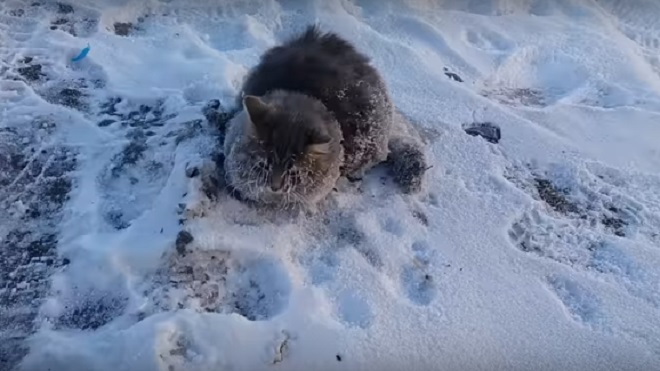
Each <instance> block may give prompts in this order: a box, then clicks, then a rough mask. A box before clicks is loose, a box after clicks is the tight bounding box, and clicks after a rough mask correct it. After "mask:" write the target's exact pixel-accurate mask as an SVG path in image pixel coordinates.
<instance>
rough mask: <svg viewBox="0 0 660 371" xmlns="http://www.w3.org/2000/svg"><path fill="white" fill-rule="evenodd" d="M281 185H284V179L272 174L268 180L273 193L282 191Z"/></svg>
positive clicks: (280, 175)
mask: <svg viewBox="0 0 660 371" xmlns="http://www.w3.org/2000/svg"><path fill="white" fill-rule="evenodd" d="M282 185H284V177H283V176H282V174H279V173H277V172H274V173H273V176H272V177H271V179H270V189H271V190H272V191H273V192H277V191H279V190H280V189H282Z"/></svg>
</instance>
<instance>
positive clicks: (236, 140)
mask: <svg viewBox="0 0 660 371" xmlns="http://www.w3.org/2000/svg"><path fill="white" fill-rule="evenodd" d="M238 103H239V105H240V106H242V107H243V110H242V112H240V113H239V114H238V115H237V116H236V117H235V118H234V119H232V121H230V122H229V123H228V125H229V126H228V128H227V133H226V137H225V145H224V147H225V170H226V177H227V181H228V184H229V185H230V186H231V187H233V188H234V189H235V190H237V191H239V192H240V194H241V195H242V196H243V197H244V198H247V199H251V200H254V201H259V202H265V203H280V204H287V203H292V202H293V203H303V204H307V205H313V204H315V203H316V202H318V201H319V200H321V199H322V198H323V197H325V196H326V195H327V194H328V193H329V192H330V191H331V190H332V189H333V187H334V186H335V183H336V181H337V179H338V178H339V177H340V176H342V175H344V176H347V177H349V178H361V177H362V175H363V174H364V172H365V171H366V170H368V169H370V168H371V167H373V166H374V165H376V164H378V163H380V162H383V161H385V160H386V159H387V160H388V161H390V162H392V163H393V165H394V166H392V170H393V171H395V177H394V178H395V180H397V182H398V183H399V184H400V185H401V186H402V187H403V188H404V190H405V191H406V192H416V191H419V189H420V188H421V179H422V176H423V174H424V171H425V170H426V165H425V159H424V155H423V153H422V151H421V148H420V144H419V143H418V142H415V141H414V140H412V137H410V136H408V135H406V136H401V137H397V138H396V141H393V140H392V139H393V136H392V130H393V126H394V115H395V112H394V105H393V103H392V101H391V98H390V96H389V93H388V90H387V87H386V85H385V82H384V81H383V79H382V77H381V76H380V74H379V73H378V71H377V70H376V69H375V68H374V67H373V66H371V65H370V64H369V59H368V58H367V57H366V56H365V55H363V54H361V53H360V52H358V51H357V50H356V49H355V48H354V47H353V46H352V45H351V44H350V43H349V42H348V41H346V40H343V39H342V38H340V37H339V36H338V35H336V34H333V33H322V32H321V31H320V30H319V29H318V28H317V27H315V26H310V27H308V28H307V30H306V31H305V32H304V33H303V34H301V35H299V36H298V37H296V38H294V39H292V40H290V41H288V42H286V43H284V44H283V45H281V46H277V47H274V48H272V49H270V50H268V51H267V52H266V53H265V54H264V55H263V56H262V58H261V60H260V62H259V64H258V65H257V66H256V67H255V68H253V69H252V71H250V73H249V75H248V77H247V79H246V81H245V83H244V85H243V96H242V97H241V98H240V100H239V102H238ZM388 144H389V146H388ZM397 153H405V156H403V157H402V158H400V159H399V157H398V156H397ZM388 155H389V156H388ZM402 161H405V162H406V163H405V164H404V163H402ZM411 161H412V162H414V164H410V163H409V162H411ZM402 169H403V170H405V171H407V172H408V173H407V174H397V173H396V172H397V171H399V172H400V171H402ZM404 178H405V179H404Z"/></svg>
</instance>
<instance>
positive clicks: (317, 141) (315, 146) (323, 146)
mask: <svg viewBox="0 0 660 371" xmlns="http://www.w3.org/2000/svg"><path fill="white" fill-rule="evenodd" d="M331 141H332V138H331V137H330V136H329V135H328V134H323V133H312V134H310V135H309V136H308V137H307V147H306V150H307V153H308V154H310V155H317V156H319V155H327V154H328V153H330V151H331V150H330V142H331Z"/></svg>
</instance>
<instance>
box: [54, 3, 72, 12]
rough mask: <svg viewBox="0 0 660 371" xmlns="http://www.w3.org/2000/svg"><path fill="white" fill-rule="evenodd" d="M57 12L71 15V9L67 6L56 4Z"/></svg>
mask: <svg viewBox="0 0 660 371" xmlns="http://www.w3.org/2000/svg"><path fill="white" fill-rule="evenodd" d="M57 11H58V12H59V13H62V14H69V13H73V7H72V6H71V5H69V4H64V3H57Z"/></svg>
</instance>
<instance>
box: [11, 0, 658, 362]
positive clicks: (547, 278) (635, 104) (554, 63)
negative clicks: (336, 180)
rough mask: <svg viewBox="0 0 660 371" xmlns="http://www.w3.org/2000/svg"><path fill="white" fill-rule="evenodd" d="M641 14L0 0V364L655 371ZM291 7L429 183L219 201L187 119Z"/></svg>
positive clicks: (653, 167) (652, 172)
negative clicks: (397, 113) (409, 129)
mask: <svg viewBox="0 0 660 371" xmlns="http://www.w3.org/2000/svg"><path fill="white" fill-rule="evenodd" d="M658 16H660V5H658V4H657V2H655V1H652V0H646V1H644V0H640V1H634V2H633V1H627V0H621V1H615V0H584V1H576V0H519V1H513V0H497V1H496V0H494V1H463V0H446V1H432V0H426V1H414V0H401V1H394V0H384V1H376V0H354V1H349V0H316V1H306V2H303V1H290V0H279V1H276V0H258V1H257V0H254V1H249V0H243V1H224V2H221V1H211V0H208V1H201V0H200V1H185V0H168V1H165V0H162V1H157V0H151V1H149V0H144V1H142V0H141V1H137V0H136V1H128V0H104V1H91V0H88V1H84V0H78V1H75V2H71V3H55V2H48V1H43V0H32V1H28V0H26V1H18V0H3V1H2V2H0V149H1V150H0V205H1V208H0V220H1V221H2V223H1V224H0V316H1V317H0V369H2V370H11V369H13V368H16V369H21V370H46V369H48V370H53V371H55V370H95V371H100V370H167V371H170V370H276V369H281V370H310V369H318V370H331V369H335V370H372V369H382V370H402V369H410V370H431V369H434V370H440V369H442V370H457V369H461V370H530V369H534V370H557V369H562V370H592V369H593V370H596V369H598V370H606V369H611V370H660V235H659V233H660V175H659V174H660V146H659V145H658V143H659V142H660V125H659V124H658V123H659V122H660V60H659V59H658V58H659V56H660V24H658V21H657V19H658ZM310 22H318V23H319V24H321V26H322V27H323V28H324V29H327V30H334V31H337V32H339V33H340V34H342V35H344V36H345V37H347V38H348V39H350V40H352V41H353V42H354V43H355V44H356V45H358V46H359V47H360V48H361V49H363V50H364V51H365V52H366V53H368V54H369V55H370V56H371V57H372V58H373V62H374V63H375V64H376V65H377V66H378V67H379V68H380V69H381V71H382V72H383V74H384V75H385V77H386V79H387V81H388V83H389V86H390V87H391V90H392V93H393V96H394V98H395V101H396V103H397V105H398V106H399V108H400V109H401V111H402V112H403V113H404V114H405V115H407V116H408V117H410V119H411V120H412V121H413V122H415V123H416V124H417V125H418V126H419V127H420V130H421V131H422V133H423V134H424V137H425V138H426V139H427V141H428V146H429V151H430V153H431V157H432V162H433V165H434V167H433V168H432V169H431V170H430V171H429V172H428V174H429V179H428V180H429V182H428V189H427V190H426V191H425V192H424V193H423V194H421V195H418V196H414V197H404V196H402V195H401V194H400V193H398V191H397V190H396V187H394V186H393V185H392V184H391V181H390V179H389V178H388V177H387V175H386V174H385V173H384V172H383V171H382V170H380V169H376V170H375V171H373V172H372V173H371V174H370V176H368V177H367V178H366V179H365V180H364V181H363V183H362V184H342V185H340V187H339V190H338V192H336V193H335V194H333V196H332V207H331V208H330V209H328V211H327V212H326V213H324V214H321V215H318V216H316V217H314V218H307V219H304V218H303V219H292V218H291V217H290V216H286V215H268V214H265V213H261V212H258V211H257V210H253V209H250V208H249V207H247V206H245V205H243V204H241V203H240V202H238V201H236V200H234V199H232V198H229V197H227V196H226V195H225V194H224V193H222V192H221V190H219V188H221V184H217V182H216V181H214V175H215V174H216V172H215V170H214V162H213V159H214V158H217V156H218V153H217V150H218V146H217V144H216V141H217V140H218V138H217V133H216V131H215V128H214V127H212V126H211V125H209V123H208V122H207V120H205V116H204V115H203V114H202V111H203V108H204V107H205V106H206V104H207V103H208V101H209V100H211V99H219V100H220V101H221V102H222V103H223V104H224V105H225V106H227V105H229V104H230V103H231V101H232V100H233V97H234V95H235V94H237V92H238V88H239V86H240V82H241V79H242V78H243V76H244V75H245V73H246V71H247V69H248V68H250V67H251V66H252V65H254V64H255V63H256V62H257V60H258V57H259V55H260V53H261V52H263V51H264V50H265V49H266V48H268V47H269V46H271V45H274V44H275V43H277V42H278V41H280V40H283V39H284V38H287V37H289V36H290V35H292V33H294V32H296V31H299V30H301V29H302V28H303V27H304V26H305V25H306V24H308V23H310ZM87 44H89V45H90V46H91V51H90V53H89V56H88V57H87V58H86V59H84V60H82V61H81V62H78V63H71V62H70V59H71V57H73V56H74V55H76V54H77V53H78V52H79V51H80V49H82V48H83V47H85V46H86V45H87ZM475 122H491V123H492V124H493V125H496V126H498V127H499V128H500V129H501V139H500V140H499V142H498V143H494V142H497V141H496V140H493V141H492V142H489V141H487V140H485V139H484V138H482V137H480V136H472V135H468V134H467V133H466V130H467V131H470V130H468V129H469V128H468V126H469V125H473V124H474V123H475Z"/></svg>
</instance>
